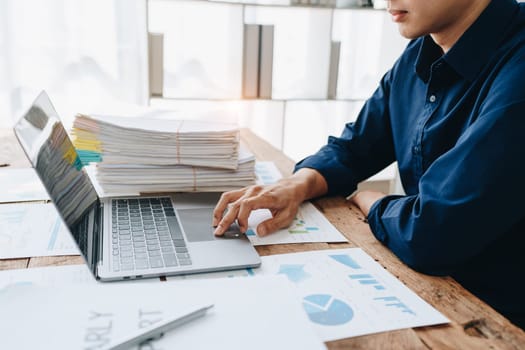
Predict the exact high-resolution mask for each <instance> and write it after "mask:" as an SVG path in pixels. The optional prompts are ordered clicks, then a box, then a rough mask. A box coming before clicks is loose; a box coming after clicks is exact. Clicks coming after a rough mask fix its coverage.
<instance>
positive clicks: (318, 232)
mask: <svg viewBox="0 0 525 350" xmlns="http://www.w3.org/2000/svg"><path fill="white" fill-rule="evenodd" d="M271 217H272V215H271V214H270V212H269V211H268V210H266V209H259V210H255V211H253V212H252V213H251V215H250V217H249V219H248V226H249V229H248V231H247V232H246V236H248V238H249V239H250V241H251V242H252V244H253V245H267V244H287V243H312V242H347V241H348V240H347V239H346V238H345V237H344V236H343V235H342V234H341V233H340V232H339V231H338V230H337V229H336V228H335V227H334V226H333V225H332V224H331V223H330V222H329V221H328V220H327V219H326V217H325V216H324V215H323V214H322V213H321V212H320V211H319V210H318V209H317V208H316V207H315V206H314V205H313V204H312V203H309V202H305V203H303V204H302V205H301V206H300V207H299V211H298V213H297V215H296V217H295V219H294V220H293V222H292V223H291V225H290V226H289V227H287V228H285V229H281V230H278V231H277V232H275V233H272V234H270V235H268V236H264V237H260V236H258V235H257V226H258V225H259V224H260V223H261V222H263V221H265V220H267V219H270V218H271Z"/></svg>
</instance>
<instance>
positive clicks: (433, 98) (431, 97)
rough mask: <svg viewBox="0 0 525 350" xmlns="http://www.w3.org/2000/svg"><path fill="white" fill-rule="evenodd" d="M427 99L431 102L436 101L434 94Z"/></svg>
mask: <svg viewBox="0 0 525 350" xmlns="http://www.w3.org/2000/svg"><path fill="white" fill-rule="evenodd" d="M428 100H429V101H430V102H432V103H434V102H436V95H430V97H429V99H428Z"/></svg>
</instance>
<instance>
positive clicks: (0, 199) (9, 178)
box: [0, 168, 49, 203]
mask: <svg viewBox="0 0 525 350" xmlns="http://www.w3.org/2000/svg"><path fill="white" fill-rule="evenodd" d="M48 199H49V196H48V194H47V192H46V190H45V188H44V185H42V182H41V181H40V178H39V177H38V175H37V174H36V172H35V170H34V169H33V168H7V169H1V170H0V203H9V202H28V201H45V200H48Z"/></svg>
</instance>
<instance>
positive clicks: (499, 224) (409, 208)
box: [213, 0, 525, 328]
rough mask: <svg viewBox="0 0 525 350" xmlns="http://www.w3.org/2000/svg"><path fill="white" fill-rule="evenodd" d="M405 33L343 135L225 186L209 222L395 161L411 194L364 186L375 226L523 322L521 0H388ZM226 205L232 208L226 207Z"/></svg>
mask: <svg viewBox="0 0 525 350" xmlns="http://www.w3.org/2000/svg"><path fill="white" fill-rule="evenodd" d="M389 13H390V14H391V16H392V19H393V21H394V22H396V23H398V26H399V31H400V32H401V34H402V35H403V36H405V37H407V38H409V39H414V40H412V41H411V42H410V43H409V44H408V46H407V48H406V50H405V51H404V53H403V54H402V55H401V57H400V58H399V59H398V61H397V62H396V63H395V64H394V66H393V68H392V69H391V70H390V71H389V72H387V73H386V75H385V76H384V77H383V79H382V80H381V82H380V85H379V87H378V89H377V90H376V91H375V93H374V94H373V96H372V97H371V98H370V99H369V100H368V101H367V102H366V104H365V105H364V107H363V109H362V110H361V112H360V114H359V117H358V119H357V121H356V122H355V123H349V124H347V125H346V126H345V129H344V131H343V133H342V135H341V137H339V138H335V137H330V138H329V140H328V144H327V145H326V146H324V147H323V148H321V150H319V152H317V153H316V154H315V155H313V156H310V157H308V158H306V159H304V160H302V161H301V162H299V163H298V164H297V165H296V167H295V173H294V175H293V176H291V177H290V178H287V179H283V180H281V181H280V182H279V183H277V184H275V185H271V186H266V187H260V186H252V187H248V188H245V189H242V190H239V191H232V192H229V193H225V194H224V195H223V196H222V197H221V199H220V201H219V202H218V204H217V207H216V209H215V212H214V219H213V223H214V225H217V228H216V231H215V233H216V234H217V235H221V234H222V233H223V232H224V230H225V228H226V227H228V226H229V225H230V224H231V223H232V222H233V221H234V220H237V221H238V223H239V225H240V227H241V229H242V230H246V228H247V219H248V215H249V214H250V212H251V211H252V210H254V209H258V208H268V209H270V210H271V212H272V213H273V218H272V219H270V220H268V221H266V222H263V223H261V224H260V225H259V227H258V228H257V230H258V233H259V234H260V235H266V234H268V233H270V232H272V231H275V230H277V229H279V228H282V227H285V226H287V225H289V224H290V223H291V221H292V220H293V218H294V216H295V214H296V212H297V208H298V206H299V204H300V203H301V202H302V201H304V200H307V199H310V198H314V197H318V196H322V195H334V194H340V195H345V196H347V195H349V194H351V193H352V192H353V191H354V190H355V189H356V186H357V183H358V182H360V181H362V180H364V179H366V178H368V177H369V176H371V175H373V174H374V173H376V172H377V171H379V170H380V169H382V168H384V167H385V166H387V165H388V164H390V163H392V162H393V161H397V162H398V166H399V173H400V177H401V181H402V183H403V187H404V189H405V192H406V195H404V196H395V195H385V194H383V193H378V192H373V191H363V192H358V193H357V194H355V196H353V199H352V200H353V201H354V203H355V204H356V205H357V206H358V207H359V208H360V209H361V210H362V212H363V213H364V214H365V215H366V216H367V218H368V222H369V224H370V228H371V230H372V232H373V234H374V235H375V237H376V238H377V239H378V240H380V241H381V242H382V243H383V244H385V245H386V246H387V247H389V248H390V249H391V250H392V251H393V252H394V253H395V254H396V255H397V256H398V257H399V258H400V259H401V260H402V261H403V262H405V263H406V264H407V265H409V266H411V267H412V268H414V269H416V270H419V271H421V272H424V273H428V274H435V275H451V276H453V277H454V278H455V279H456V280H457V281H458V282H460V283H461V284H462V285H463V286H465V287H466V288H467V289H469V290H470V291H472V292H473V293H474V294H476V295H477V296H479V297H480V298H481V299H483V300H485V301H486V302H487V303H489V304H490V305H492V306H493V307H494V308H495V309H497V310H498V311H500V312H501V313H503V314H504V315H505V316H507V317H508V318H509V319H510V320H511V321H513V322H514V323H516V324H517V325H519V326H521V327H522V328H523V327H525V298H524V297H523V290H524V287H525V278H524V273H523V269H524V268H525V253H524V252H525V83H523V80H524V78H525V7H524V6H522V5H521V4H517V3H516V1H515V0H492V1H491V0H391V1H389ZM227 207H228V209H229V210H228V211H227V213H226V214H225V215H224V216H222V214H223V213H224V210H225V209H226V208H227Z"/></svg>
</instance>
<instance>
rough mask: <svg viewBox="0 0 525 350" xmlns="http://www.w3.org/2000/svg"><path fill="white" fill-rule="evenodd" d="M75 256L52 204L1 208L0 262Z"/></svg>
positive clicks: (75, 247)
mask: <svg viewBox="0 0 525 350" xmlns="http://www.w3.org/2000/svg"><path fill="white" fill-rule="evenodd" d="M78 254H80V252H79V250H78V248H77V246H76V244H75V242H74V241H73V239H72V238H71V236H70V234H69V232H68V231H67V228H66V227H65V225H64V224H63V222H62V219H61V218H60V216H59V215H58V213H57V211H56V209H55V207H54V206H53V204H51V203H45V204H44V203H16V204H1V205H0V259H11V258H25V257H32V256H55V255H78Z"/></svg>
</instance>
